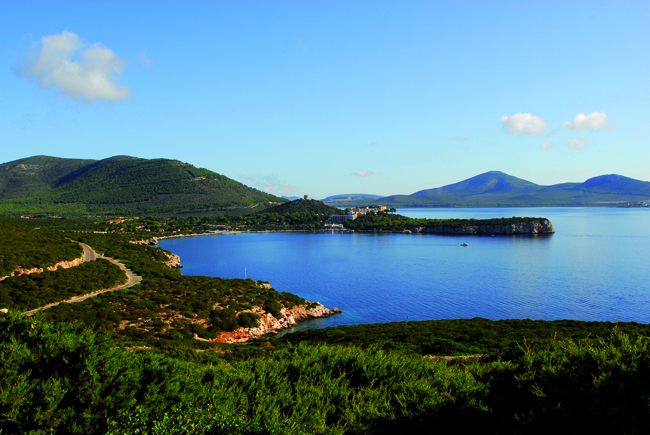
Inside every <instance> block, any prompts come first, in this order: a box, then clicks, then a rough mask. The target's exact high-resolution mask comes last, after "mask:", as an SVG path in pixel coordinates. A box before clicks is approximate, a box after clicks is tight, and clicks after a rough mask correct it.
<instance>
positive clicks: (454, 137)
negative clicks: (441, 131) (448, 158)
mask: <svg viewBox="0 0 650 435" xmlns="http://www.w3.org/2000/svg"><path fill="white" fill-rule="evenodd" d="M451 140H460V141H466V140H467V138H466V137H461V136H453V137H452V138H451Z"/></svg>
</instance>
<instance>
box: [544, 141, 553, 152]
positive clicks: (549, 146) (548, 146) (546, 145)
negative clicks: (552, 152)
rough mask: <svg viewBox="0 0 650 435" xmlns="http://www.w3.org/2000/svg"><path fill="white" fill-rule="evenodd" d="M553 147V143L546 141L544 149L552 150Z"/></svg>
mask: <svg viewBox="0 0 650 435" xmlns="http://www.w3.org/2000/svg"><path fill="white" fill-rule="evenodd" d="M552 146H553V144H552V143H551V142H549V141H547V140H545V141H544V143H543V144H542V149H543V150H547V149H549V148H551V147H552Z"/></svg>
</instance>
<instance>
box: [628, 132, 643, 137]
mask: <svg viewBox="0 0 650 435" xmlns="http://www.w3.org/2000/svg"><path fill="white" fill-rule="evenodd" d="M627 137H641V133H628V134H627Z"/></svg>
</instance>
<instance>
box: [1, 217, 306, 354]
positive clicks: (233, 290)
mask: <svg viewBox="0 0 650 435" xmlns="http://www.w3.org/2000/svg"><path fill="white" fill-rule="evenodd" d="M142 221H143V222H145V223H146V222H148V220H147V219H146V218H145V219H143V220H142ZM5 222H11V223H13V224H14V225H17V226H19V228H18V229H17V231H19V232H21V231H22V232H26V233H28V234H31V233H29V231H32V232H34V231H35V230H33V229H32V230H29V228H35V227H40V228H41V230H38V231H39V234H48V235H53V236H57V237H58V239H56V238H54V239H53V240H59V242H60V243H62V241H65V239H64V238H63V235H65V234H69V235H70V236H71V237H74V238H75V240H77V241H80V242H83V243H86V244H88V245H90V246H91V247H93V248H94V249H95V250H96V251H97V252H98V253H100V254H104V255H105V256H108V257H112V258H115V259H117V260H119V261H120V262H122V263H123V264H125V265H126V266H127V267H129V268H130V269H131V270H133V271H134V272H135V273H136V274H138V275H140V276H142V277H143V281H142V283H141V284H139V285H138V286H136V287H133V288H132V289H130V290H127V291H120V292H115V293H106V294H103V295H100V296H97V297H95V298H92V299H91V300H88V301H85V302H83V303H75V304H60V305H58V306H56V307H53V308H50V309H48V310H47V311H45V312H44V313H43V315H44V316H45V317H47V318H49V319H55V320H57V321H60V322H64V321H75V322H80V323H82V324H84V325H86V326H88V327H91V328H94V329H97V330H102V331H108V332H110V333H113V334H115V335H116V336H117V337H119V338H122V339H127V340H134V341H138V342H140V341H146V342H150V341H160V342H161V343H162V344H164V343H166V342H168V341H169V342H174V343H175V342H182V341H185V342H189V343H190V344H191V345H194V344H196V343H195V342H194V338H193V337H194V334H196V335H197V336H199V337H201V338H206V339H211V338H215V337H216V334H218V333H219V332H220V331H233V330H235V329H237V328H240V327H247V328H250V327H255V326H257V320H258V319H259V315H257V314H254V313H251V312H249V311H250V310H252V309H253V308H254V307H259V308H261V309H262V310H264V311H265V312H267V313H271V314H273V315H274V316H275V317H276V318H280V317H281V314H280V310H281V309H282V308H292V307H294V306H295V305H303V304H306V301H305V300H304V299H302V298H300V297H298V296H296V295H293V294H290V293H286V292H278V291H276V290H274V289H273V288H270V286H268V285H266V283H262V282H254V281H252V280H250V279H249V280H242V279H222V278H211V277H205V276H183V275H182V274H181V273H180V271H178V270H177V269H172V268H170V267H168V266H166V265H164V264H163V263H164V262H166V261H168V260H169V255H171V253H169V252H168V251H164V250H162V249H160V248H154V247H151V246H146V245H140V244H134V243H131V242H132V241H133V240H134V239H138V238H141V237H142V236H139V235H137V234H130V233H121V232H119V233H98V232H95V231H94V230H97V229H98V228H100V229H102V228H103V229H105V223H104V222H98V223H92V224H91V223H88V222H84V221H77V220H72V219H42V220H41V219H39V220H36V219H14V220H5ZM191 222H192V224H191V225H190V227H189V228H193V229H194V228H195V227H194V226H193V223H197V225H199V228H200V227H201V224H200V222H201V220H200V219H196V220H194V221H191ZM184 225H185V224H184V223H179V224H178V226H179V228H185V227H184ZM40 231H42V233H40ZM52 243H54V242H52ZM76 246H78V245H76ZM124 278H125V277H124V273H123V272H122V271H121V270H120V269H119V268H118V267H117V266H114V265H112V264H111V263H109V262H106V261H101V260H98V261H95V262H91V263H84V264H83V265H82V266H77V267H74V268H70V269H66V270H58V271H56V272H44V273H42V274H31V275H25V276H21V277H12V278H8V279H6V280H4V281H1V282H0V308H16V309H21V310H27V309H32V308H37V307H39V306H42V305H45V304H47V303H50V302H54V301H59V300H62V299H66V298H69V297H71V296H75V295H78V294H83V293H87V292H89V291H93V290H98V289H102V288H107V287H112V286H114V285H115V284H116V283H117V281H120V282H123V281H124ZM161 343H157V345H161Z"/></svg>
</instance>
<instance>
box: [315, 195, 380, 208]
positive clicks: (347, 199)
mask: <svg viewBox="0 0 650 435" xmlns="http://www.w3.org/2000/svg"><path fill="white" fill-rule="evenodd" d="M379 198H381V196H380V195H371V194H368V193H348V194H342V195H333V196H328V197H327V198H325V199H324V200H323V202H324V203H325V204H327V205H331V206H332V207H341V208H347V207H355V206H361V205H373V204H375V202H376V200H377V199H379Z"/></svg>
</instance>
